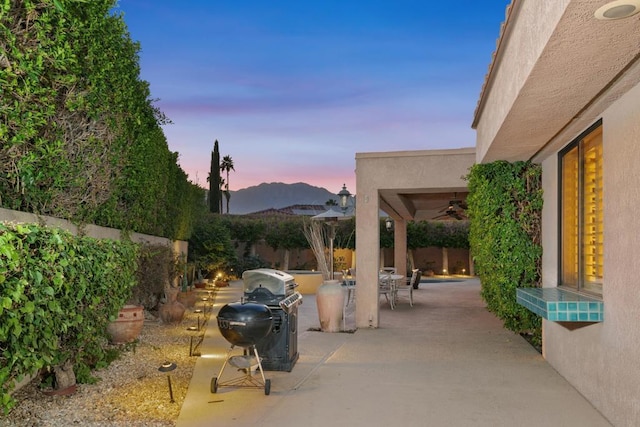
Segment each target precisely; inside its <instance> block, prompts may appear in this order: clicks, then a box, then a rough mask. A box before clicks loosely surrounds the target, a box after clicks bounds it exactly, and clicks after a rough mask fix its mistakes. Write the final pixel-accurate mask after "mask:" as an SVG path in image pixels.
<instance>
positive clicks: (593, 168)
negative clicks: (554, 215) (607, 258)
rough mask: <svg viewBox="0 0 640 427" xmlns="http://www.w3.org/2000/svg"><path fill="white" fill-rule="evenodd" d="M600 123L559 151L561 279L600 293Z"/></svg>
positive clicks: (565, 284) (578, 288)
mask: <svg viewBox="0 0 640 427" xmlns="http://www.w3.org/2000/svg"><path fill="white" fill-rule="evenodd" d="M602 181H603V180H602V125H601V123H597V124H596V125H594V126H592V127H591V128H590V129H589V130H588V131H587V132H585V133H584V134H583V135H581V136H580V137H579V138H578V139H577V140H575V141H574V142H572V143H571V144H569V145H568V146H567V147H566V148H565V149H564V150H562V151H561V152H560V229H561V231H560V254H561V259H560V282H561V284H562V285H564V286H570V287H573V288H576V289H577V290H581V291H586V292H592V293H596V294H602V283H603V278H604V268H603V266H604V264H603V256H604V252H603V243H604V240H603V236H604V221H603V210H602V206H603V205H602V200H603V189H602Z"/></svg>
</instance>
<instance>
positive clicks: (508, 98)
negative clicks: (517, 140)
mask: <svg viewBox="0 0 640 427" xmlns="http://www.w3.org/2000/svg"><path fill="white" fill-rule="evenodd" d="M569 3H570V0H554V1H517V2H514V7H515V10H514V11H513V12H512V15H513V16H512V17H511V21H512V22H513V25H511V26H510V27H509V28H508V29H507V31H508V32H509V34H508V37H505V39H508V40H509V43H508V44H505V45H504V46H502V50H501V52H500V57H498V58H497V61H496V64H494V72H493V75H492V76H491V80H489V81H488V82H487V88H485V91H486V93H487V95H486V97H485V99H484V100H483V104H482V105H481V106H480V108H479V111H478V112H477V114H478V116H480V117H481V118H482V120H479V118H478V119H477V120H479V121H478V124H477V127H476V131H477V144H476V153H477V154H476V155H477V162H478V163H482V161H483V159H484V158H485V156H486V154H487V150H488V149H489V147H490V146H491V143H492V142H493V141H494V140H495V138H496V135H497V134H498V132H499V131H500V129H501V127H502V126H503V124H504V123H505V122H506V121H507V120H508V115H509V113H510V111H511V107H512V106H513V104H514V103H515V102H516V100H517V98H518V97H519V96H520V91H521V89H522V86H523V85H524V84H525V81H526V79H527V78H528V77H529V75H530V74H531V72H532V70H533V68H534V66H535V64H536V61H537V60H538V59H539V57H540V54H541V53H542V52H543V50H544V48H545V47H546V45H547V42H548V40H549V38H550V37H551V34H552V33H553V31H554V29H555V28H556V25H557V23H558V21H559V20H560V18H561V16H562V14H563V13H564V12H565V9H566V8H567V5H568V4H569ZM539 16H544V17H545V19H544V20H540V19H539ZM487 89H489V90H487ZM503 154H505V157H506V156H507V155H508V153H503ZM490 161H491V160H490Z"/></svg>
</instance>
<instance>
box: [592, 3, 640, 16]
mask: <svg viewBox="0 0 640 427" xmlns="http://www.w3.org/2000/svg"><path fill="white" fill-rule="evenodd" d="M638 12H640V0H616V1H612V2H609V3H607V4H605V5H604V6H602V7H600V8H599V9H598V10H596V12H595V13H594V15H595V17H596V18H597V19H600V20H602V21H611V20H615V19H623V18H628V17H630V16H633V15H635V14H636V13H638Z"/></svg>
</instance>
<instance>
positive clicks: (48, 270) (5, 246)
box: [0, 224, 138, 413]
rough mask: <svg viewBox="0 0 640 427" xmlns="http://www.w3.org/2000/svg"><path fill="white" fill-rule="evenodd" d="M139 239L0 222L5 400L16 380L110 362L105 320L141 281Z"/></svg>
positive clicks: (1, 385) (0, 401)
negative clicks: (46, 370) (138, 274)
mask: <svg viewBox="0 0 640 427" xmlns="http://www.w3.org/2000/svg"><path fill="white" fill-rule="evenodd" d="M137 251H138V247H137V245H135V244H133V243H131V242H130V241H122V242H120V241H113V240H106V239H104V240H103V239H94V238H90V237H78V236H73V235H72V234H70V233H68V232H66V231H63V230H59V229H53V228H46V227H41V226H38V225H35V224H0V406H1V407H2V409H3V411H4V412H5V413H7V412H8V411H9V410H10V409H11V408H12V407H13V405H14V404H15V402H14V401H13V399H12V397H11V394H10V392H11V391H12V389H13V388H14V386H15V383H16V382H17V381H20V380H21V379H22V378H23V377H25V376H27V375H31V374H33V373H36V372H38V371H39V370H40V369H42V368H47V367H55V366H60V365H62V364H63V363H65V362H67V361H71V362H72V363H73V365H74V370H75V372H76V376H77V380H78V382H88V381H91V379H92V378H91V375H90V370H91V368H96V367H101V366H105V365H106V355H107V353H106V346H105V344H106V342H107V338H106V325H107V323H108V322H109V321H110V320H113V319H115V317H116V315H117V313H118V311H119V309H120V308H121V307H122V306H123V305H124V304H125V302H126V301H127V299H128V298H129V297H130V295H131V289H132V287H133V286H134V285H135V283H136V276H135V274H136V268H137V262H136V259H137Z"/></svg>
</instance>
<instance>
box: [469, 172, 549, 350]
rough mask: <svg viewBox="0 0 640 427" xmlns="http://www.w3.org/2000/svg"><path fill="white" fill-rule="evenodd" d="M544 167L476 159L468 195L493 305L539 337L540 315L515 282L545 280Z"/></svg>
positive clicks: (476, 250)
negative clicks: (522, 300) (522, 299)
mask: <svg viewBox="0 0 640 427" xmlns="http://www.w3.org/2000/svg"><path fill="white" fill-rule="evenodd" d="M541 174H542V171H541V167H540V166H539V165H536V164H532V163H530V162H515V163H509V162H506V161H498V162H494V163H489V164H476V165H474V166H473V167H472V168H471V170H470V173H469V175H468V176H467V179H468V182H469V196H468V197H467V204H468V210H467V214H468V215H469V218H470V221H471V225H470V230H469V242H470V245H471V251H472V254H473V257H474V260H475V269H476V273H477V275H478V276H479V277H480V280H481V282H482V291H481V292H482V297H483V299H484V300H485V301H486V303H487V307H488V309H489V310H490V311H491V312H493V313H494V314H496V315H497V316H498V317H499V318H500V319H502V321H503V322H504V326H505V327H506V328H507V329H509V330H512V331H514V332H517V333H520V334H525V335H531V336H532V337H533V340H534V342H535V343H540V339H541V338H540V337H541V333H540V329H541V319H540V317H539V316H537V315H536V314H534V313H532V312H531V311H529V310H527V309H525V308H524V307H522V306H521V305H519V304H517V303H516V288H519V287H536V286H539V285H540V271H541V270H540V266H541V256H542V247H541V245H540V215H541V211H542V187H541Z"/></svg>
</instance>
